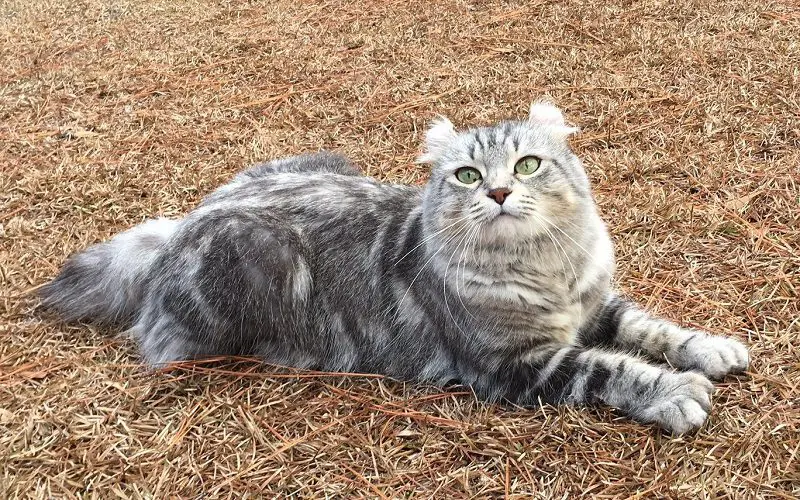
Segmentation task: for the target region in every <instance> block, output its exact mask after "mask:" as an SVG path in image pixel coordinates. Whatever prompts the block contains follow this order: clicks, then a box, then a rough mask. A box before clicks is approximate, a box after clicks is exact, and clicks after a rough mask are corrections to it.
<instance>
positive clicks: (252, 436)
mask: <svg viewBox="0 0 800 500" xmlns="http://www.w3.org/2000/svg"><path fill="white" fill-rule="evenodd" d="M798 88H800V5H798V4H796V3H793V2H790V1H786V2H780V1H766V2H756V1H752V0H751V1H746V0H731V1H722V2H714V1H711V0H694V1H687V2H674V3H673V2H668V1H666V0H646V1H642V2H634V1H623V0H619V1H609V2H605V1H594V2H589V1H586V0H580V1H563V2H559V1H547V0H544V1H536V0H534V1H518V2H513V1H509V2H503V1H500V2H494V1H487V2H484V1H458V2H441V3H435V2H432V1H427V0H406V1H396V2H384V1H377V0H370V1H366V2H348V1H343V0H329V1H314V2H311V1H303V0H294V1H284V0H273V1H263V2H260V1H255V0H253V1H246V0H228V1H219V2H211V1H205V0H113V1H112V0H1V1H0V173H1V174H2V175H0V280H1V283H2V286H1V287H0V496H2V497H3V498H21V497H35V498H43V497H58V498H60V497H64V498H73V497H98V498H111V497H124V498H140V497H145V498H166V497H198V496H204V497H206V498H221V497H233V496H238V495H242V494H245V493H249V494H251V496H261V495H264V496H279V495H280V496H283V495H292V496H296V497H338V498H342V497H350V496H365V497H376V498H377V497H380V498H383V497H386V498H409V497H420V498H486V497H503V496H505V497H515V498H566V497H572V496H577V495H581V494H585V495H591V496H593V497H595V498H625V497H645V498H650V497H671V498H696V497H702V498H725V497H729V498H797V497H798V496H800V347H798V340H797V339H798V334H799V333H800V319H799V318H800V303H799V301H798V290H799V289H800V229H799V228H798V224H799V223H800V186H799V184H800V147H799V146H800V117H799V116H798V113H800V91H798ZM544 94H548V95H550V96H552V97H553V98H554V99H555V101H556V102H557V103H558V104H559V105H560V106H561V107H562V108H563V109H564V110H565V112H566V113H567V115H568V117H569V118H570V119H571V120H572V121H573V122H574V123H576V124H577V125H579V126H580V127H581V128H582V133H581V134H580V135H579V136H577V137H576V138H575V140H574V147H575V149H576V150H577V151H578V152H579V154H580V155H581V156H582V157H583V158H584V160H585V164H586V168H587V170H588V172H589V174H590V176H591V178H592V180H593V182H594V185H595V192H596V198H597V202H598V204H599V206H600V208H601V211H602V213H603V214H604V216H605V218H606V219H607V220H608V222H609V225H610V228H611V231H612V234H613V237H614V240H615V245H616V249H617V253H618V258H619V271H618V273H617V276H616V282H617V283H618V285H619V287H620V288H621V289H622V290H624V291H625V292H626V293H628V294H629V295H630V296H632V297H634V298H636V299H637V300H638V301H640V302H641V303H642V304H645V305H647V306H648V307H649V308H650V309H651V310H653V311H655V312H657V313H658V314H661V315H663V316H666V317H669V318H672V319H674V320H676V321H680V322H682V323H684V324H686V325H692V326H698V327H703V328H706V329H709V330H712V331H714V332H718V333H723V334H726V335H731V336H735V337H737V338H739V339H741V340H743V341H745V342H746V343H747V344H748V345H749V346H750V348H751V353H752V358H753V362H752V367H751V370H750V371H749V372H748V374H747V375H746V376H742V377H738V378H736V377H732V378H729V379H727V380H725V381H724V382H722V383H720V384H718V389H717V392H716V393H715V395H714V408H713V412H712V414H711V416H710V419H709V421H708V423H707V425H706V426H705V427H704V428H702V429H701V430H700V431H699V432H697V433H696V434H694V435H690V436H685V437H682V438H671V437H669V436H667V435H664V434H662V433H661V432H659V431H658V430H657V429H655V428H652V427H648V426H643V425H638V424H634V423H631V422H629V421H627V420H625V419H624V418H622V417H621V416H620V415H619V414H617V413H614V412H613V411H611V410H608V409H605V408H594V409H572V408H553V407H544V408H541V409H532V410H526V409H519V408H512V407H502V406H495V405H485V404H481V403H478V402H476V401H475V398H474V397H473V396H472V395H471V394H470V393H468V392H464V391H461V392H457V391H450V392H442V391H440V390H437V389H434V388H429V387H420V386H414V385H409V384H401V383H398V382H394V381H390V380H385V379H381V378H380V377H374V376H373V377H369V376H334V375H330V374H319V373H306V372H303V373H300V372H288V371H279V370H277V369H275V368H270V367H266V366H260V365H258V364H257V363H255V362H252V361H245V360H226V361H224V362H217V363H194V364H185V365H182V366H176V367H174V368H171V369H169V370H165V371H169V372H171V373H170V374H166V373H164V372H156V373H154V372H152V371H148V370H147V369H146V368H144V367H142V366H141V365H140V364H139V361H138V358H137V356H136V352H135V348H134V346H133V345H132V344H131V343H130V342H129V341H126V340H123V339H120V338H117V337H115V336H114V332H110V331H102V330H99V329H97V328H95V327H92V326H90V325H65V324H63V323H60V322H59V321H57V320H55V319H54V318H52V317H51V316H50V315H48V314H45V313H43V312H41V311H39V310H38V309H37V299H36V297H35V294H34V293H32V290H33V289H35V287H36V286H38V285H40V284H42V283H44V282H45V281H46V280H48V279H50V278H51V277H53V276H54V274H55V273H56V271H57V269H58V267H59V265H60V264H61V263H62V262H63V261H64V259H65V258H66V257H67V256H68V255H69V254H70V253H71V252H74V251H76V250H78V249H81V248H83V247H85V246H87V245H89V244H91V243H93V242H97V241H99V240H102V239H104V238H107V237H109V236H111V235H112V234H114V233H116V232H118V231H120V230H122V229H125V228H128V227H130V226H131V225H134V224H137V223H139V222H141V221H143V220H144V219H146V218H149V217H153V216H157V215H166V216H175V217H177V216H180V215H181V214H183V213H185V212H187V211H188V210H190V209H191V208H192V207H193V206H194V205H195V204H196V203H197V202H198V201H199V200H200V198H201V197H202V196H203V195H204V194H206V193H208V192H209V191H210V190H212V189H214V188H215V187H216V186H219V185H220V184H222V183H224V182H226V180H228V179H229V178H230V177H231V176H232V175H233V174H234V173H235V172H237V171H239V170H241V169H243V168H245V167H246V166H247V165H248V164H250V163H253V162H256V161H258V160H263V159H268V158H273V157H278V156H284V155H290V154H295V153H299V152H302V151H309V150H317V149H320V148H328V149H334V150H337V151H340V152H343V153H345V154H347V155H349V156H351V157H352V158H354V159H355V160H356V161H357V162H358V163H359V164H360V165H361V166H362V168H363V169H364V170H365V171H366V172H367V173H368V174H370V175H374V176H377V177H379V178H381V179H385V180H391V181H401V182H409V183H416V182H422V181H424V179H425V178H426V175H427V171H426V167H424V166H421V165H415V164H414V159H415V157H416V155H417V154H418V153H419V151H420V149H419V145H420V139H421V133H422V131H424V128H425V126H426V123H427V122H428V121H429V120H430V119H431V117H433V116H434V114H436V113H442V114H445V115H447V116H449V117H450V118H451V119H452V120H453V121H454V122H455V123H456V124H458V125H470V124H483V123H487V122H491V121H493V120H496V119H499V118H505V117H521V116H524V114H525V113H526V110H527V106H528V104H529V103H530V102H531V101H532V100H533V99H535V98H536V97H538V96H540V95H544Z"/></svg>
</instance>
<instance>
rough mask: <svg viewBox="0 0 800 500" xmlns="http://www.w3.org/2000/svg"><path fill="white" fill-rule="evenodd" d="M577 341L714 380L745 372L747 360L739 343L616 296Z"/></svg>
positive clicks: (607, 303)
mask: <svg viewBox="0 0 800 500" xmlns="http://www.w3.org/2000/svg"><path fill="white" fill-rule="evenodd" d="M580 342H581V344H582V345H585V346H609V347H614V348H617V349H624V350H628V351H632V352H636V351H638V352H641V353H643V354H645V355H647V356H649V357H651V358H653V359H655V360H660V361H662V362H668V363H669V364H670V365H672V366H674V367H675V368H678V369H680V370H699V371H702V372H703V373H705V374H706V375H707V376H709V377H711V378H715V379H719V378H722V377H724V376H725V375H727V374H728V373H738V372H742V371H744V370H746V369H747V366H748V364H749V361H750V357H749V355H748V353H747V348H746V347H745V346H744V344H742V343H741V342H739V341H738V340H734V339H730V338H726V337H721V336H717V335H711V334H709V333H706V332H703V331H700V330H695V329H689V328H682V327H680V326H679V325H676V324H675V323H672V322H670V321H667V320H664V319H660V318H656V317H653V316H651V315H649V314H648V313H647V312H645V311H643V310H642V309H640V308H639V307H637V306H636V305H634V304H633V303H631V302H628V301H626V300H624V299H622V298H620V297H616V296H610V297H609V298H608V300H607V301H606V302H605V305H604V306H603V308H602V309H601V311H600V313H599V316H598V317H597V318H596V320H595V321H594V324H592V325H590V326H589V327H588V328H587V329H585V331H583V332H581V334H580Z"/></svg>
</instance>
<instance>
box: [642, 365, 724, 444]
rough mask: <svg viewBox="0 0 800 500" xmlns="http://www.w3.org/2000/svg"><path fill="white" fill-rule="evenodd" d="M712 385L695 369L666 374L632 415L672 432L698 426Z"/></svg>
mask: <svg viewBox="0 0 800 500" xmlns="http://www.w3.org/2000/svg"><path fill="white" fill-rule="evenodd" d="M712 392H714V385H713V384H712V383H711V381H709V380H708V379H707V378H706V377H704V376H703V375H701V374H699V373H695V372H685V373H669V372H664V374H663V375H662V376H661V377H660V378H659V383H658V385H657V387H656V388H655V393H654V394H653V395H652V399H650V400H648V401H647V403H646V404H645V405H644V406H643V407H642V408H640V409H638V411H636V413H635V415H634V417H635V418H637V419H638V420H640V421H642V422H646V423H655V424H658V425H659V426H660V427H662V428H663V429H666V430H667V431H669V432H671V433H672V434H674V435H678V434H684V433H686V432H689V431H692V430H695V429H698V428H700V426H702V425H703V423H704V422H705V421H706V418H708V412H709V410H710V409H711V393H712Z"/></svg>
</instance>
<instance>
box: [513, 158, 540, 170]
mask: <svg viewBox="0 0 800 500" xmlns="http://www.w3.org/2000/svg"><path fill="white" fill-rule="evenodd" d="M540 162H541V160H540V159H539V158H537V157H535V156H526V157H525V158H523V159H521V160H520V161H518V162H517V164H516V165H514V172H516V173H518V174H521V175H531V174H532V173H534V172H536V171H537V170H539V163H540Z"/></svg>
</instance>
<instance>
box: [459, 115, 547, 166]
mask: <svg viewBox="0 0 800 500" xmlns="http://www.w3.org/2000/svg"><path fill="white" fill-rule="evenodd" d="M456 142H457V144H458V146H459V148H458V149H460V150H461V151H462V152H465V153H469V155H470V156H471V157H473V158H474V157H475V156H476V155H478V156H503V155H506V154H509V153H513V152H520V151H528V150H530V149H536V150H538V151H540V152H541V151H546V150H548V149H550V148H551V147H552V145H553V143H552V138H551V137H549V134H548V131H547V129H546V128H545V127H537V126H534V125H532V124H530V123H529V122H515V121H507V122H502V123H499V124H497V125H492V126H483V127H473V128H470V129H467V130H464V131H462V132H460V133H459V134H458V140H457V141H456ZM529 152H531V153H532V151H529Z"/></svg>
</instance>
